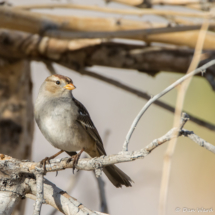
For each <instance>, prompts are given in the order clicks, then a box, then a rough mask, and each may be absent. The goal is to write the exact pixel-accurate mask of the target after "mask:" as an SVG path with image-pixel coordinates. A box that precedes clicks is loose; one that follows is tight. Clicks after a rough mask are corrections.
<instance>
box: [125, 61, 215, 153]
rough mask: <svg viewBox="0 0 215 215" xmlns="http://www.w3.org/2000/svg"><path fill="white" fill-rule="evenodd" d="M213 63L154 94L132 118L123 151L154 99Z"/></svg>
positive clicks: (213, 62)
mask: <svg viewBox="0 0 215 215" xmlns="http://www.w3.org/2000/svg"><path fill="white" fill-rule="evenodd" d="M214 64H215V60H212V61H210V62H208V63H206V64H205V65H203V66H201V67H199V68H198V69H195V70H194V71H192V72H190V73H189V74H187V75H185V76H183V77H182V78H180V79H178V80H177V81H176V82H174V83H173V84H171V85H170V86H168V87H167V88H166V89H164V90H163V91H162V92H160V93H159V94H157V95H155V96H154V97H153V98H151V99H150V100H149V101H148V102H147V103H146V104H145V105H144V107H143V108H142V109H141V111H140V112H139V113H138V115H137V116H136V118H135V119H134V121H133V123H132V125H131V128H130V130H129V132H128V134H127V135H126V139H125V142H124V144H123V150H124V151H128V143H129V141H130V138H131V136H132V134H133V132H134V129H135V127H136V126H137V123H138V122H139V120H140V118H141V117H142V115H143V114H144V113H145V112H146V110H147V109H148V108H149V106H150V105H151V104H152V103H153V102H154V101H156V100H158V99H159V98H160V97H162V96H163V95H165V94H166V93H168V92H169V91H171V90H172V89H174V88H175V87H176V86H178V85H179V84H181V83H182V82H183V81H185V80H186V79H188V78H190V77H192V76H194V75H195V74H198V73H200V72H204V71H205V70H206V69H207V68H208V67H210V66H212V65H214Z"/></svg>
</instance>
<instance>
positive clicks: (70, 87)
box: [64, 84, 76, 90]
mask: <svg viewBox="0 0 215 215" xmlns="http://www.w3.org/2000/svg"><path fill="white" fill-rule="evenodd" d="M64 88H66V89H67V90H74V89H75V88H76V87H75V86H74V85H73V84H67V85H66V86H64Z"/></svg>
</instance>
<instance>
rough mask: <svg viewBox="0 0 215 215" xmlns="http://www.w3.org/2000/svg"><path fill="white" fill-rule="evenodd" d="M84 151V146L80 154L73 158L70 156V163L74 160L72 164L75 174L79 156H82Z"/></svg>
mask: <svg viewBox="0 0 215 215" xmlns="http://www.w3.org/2000/svg"><path fill="white" fill-rule="evenodd" d="M83 151H84V148H83V149H82V150H81V151H80V152H79V153H78V154H76V155H73V156H72V157H71V158H69V159H68V160H67V162H68V163H69V162H70V161H72V160H73V165H72V169H73V174H74V171H75V168H76V166H77V165H78V161H79V158H80V157H81V154H82V152H83Z"/></svg>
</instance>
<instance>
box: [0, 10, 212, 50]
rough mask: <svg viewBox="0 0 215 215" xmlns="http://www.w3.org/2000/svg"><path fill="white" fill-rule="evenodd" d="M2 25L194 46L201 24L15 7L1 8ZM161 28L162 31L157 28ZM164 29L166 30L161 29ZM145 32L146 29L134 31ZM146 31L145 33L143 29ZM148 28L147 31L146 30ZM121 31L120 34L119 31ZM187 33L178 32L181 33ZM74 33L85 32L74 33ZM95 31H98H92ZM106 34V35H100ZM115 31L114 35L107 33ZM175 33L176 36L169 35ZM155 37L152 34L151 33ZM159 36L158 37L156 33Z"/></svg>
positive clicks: (42, 32)
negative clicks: (46, 12) (72, 13)
mask: <svg viewBox="0 0 215 215" xmlns="http://www.w3.org/2000/svg"><path fill="white" fill-rule="evenodd" d="M0 25H1V27H3V28H8V29H14V30H21V31H26V32H29V33H35V34H40V35H46V36H52V37H59V36H60V37H61V36H62V37H64V38H68V37H69V38H70V39H71V38H74V37H75V38H89V37H90V38H92V37H93V38H95V37H97V38H98V37H102V38H105V37H108V38H116V37H118V38H130V39H136V40H143V41H146V42H147V43H150V42H162V43H169V44H175V45H185V46H188V47H192V48H194V47H195V43H196V41H197V37H198V32H199V30H192V31H189V30H191V29H199V28H200V25H197V26H195V25H194V26H176V27H169V28H168V27H167V26H168V25H167V24H161V23H158V24H155V23H149V22H142V21H132V20H124V19H120V20H119V19H115V18H89V17H75V16H56V15H50V14H44V13H42V14H40V13H34V12H29V11H25V10H20V9H16V8H13V7H7V6H1V7H0ZM158 27H160V29H159V28H158ZM161 27H163V28H161ZM132 29H143V30H132ZM144 29H145V30H144ZM146 29H148V30H146ZM120 30H121V31H120ZM182 30H183V31H186V32H178V31H182ZM74 31H85V32H82V33H75V32H74ZM89 31H95V32H91V33H90V32H89ZM97 31H105V32H97ZM107 31H112V32H109V33H108V32H107ZM166 32H175V33H166ZM152 33H153V35H150V34H152ZM155 33H156V34H155ZM213 44H215V34H214V33H212V32H208V33H207V35H206V39H205V43H204V49H213V48H215V45H213Z"/></svg>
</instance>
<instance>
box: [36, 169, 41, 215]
mask: <svg viewBox="0 0 215 215" xmlns="http://www.w3.org/2000/svg"><path fill="white" fill-rule="evenodd" d="M36 181H37V195H36V196H37V198H36V202H35V207H34V215H40V211H41V207H42V204H43V174H39V173H38V174H36Z"/></svg>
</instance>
